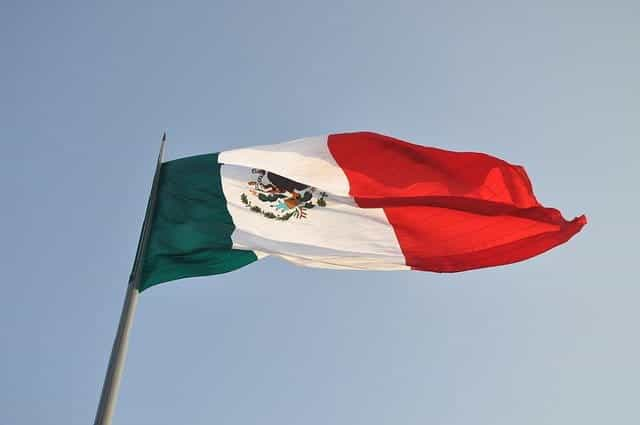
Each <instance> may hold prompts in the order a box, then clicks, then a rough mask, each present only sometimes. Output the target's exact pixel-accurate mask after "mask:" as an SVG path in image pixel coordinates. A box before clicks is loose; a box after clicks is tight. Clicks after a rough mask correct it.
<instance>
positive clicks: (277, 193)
mask: <svg viewBox="0 0 640 425" xmlns="http://www.w3.org/2000/svg"><path fill="white" fill-rule="evenodd" d="M251 173H252V175H253V179H252V180H250V181H249V182H248V183H247V184H248V193H242V195H240V200H241V201H242V203H243V204H244V205H245V206H246V207H247V208H249V209H250V210H251V211H253V212H256V213H258V214H262V215H263V216H264V217H266V218H269V219H274V220H283V221H284V220H289V219H290V218H291V217H294V218H298V219H302V218H307V211H308V210H310V209H312V208H315V207H316V206H318V207H326V206H327V201H326V198H327V194H326V192H318V191H317V190H316V189H315V188H314V187H311V186H307V185H305V184H302V183H298V182H296V181H293V180H289V179H288V178H286V177H282V176H280V175H278V174H275V173H271V172H269V171H266V170H259V169H256V168H254V169H252V170H251Z"/></svg>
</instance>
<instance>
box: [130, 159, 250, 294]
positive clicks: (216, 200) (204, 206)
mask: <svg viewBox="0 0 640 425" xmlns="http://www.w3.org/2000/svg"><path fill="white" fill-rule="evenodd" d="M234 229H235V226H234V224H233V220H232V219H231V215H230V214H229V211H228V210H227V201H226V199H225V197H224V193H223V192H222V183H221V180H220V164H218V154H208V155H198V156H192V157H189V158H183V159H177V160H175V161H169V162H166V163H164V164H163V165H162V168H161V170H160V179H159V181H158V194H157V200H156V207H155V211H154V212H153V217H152V221H151V234H150V235H149V241H148V244H147V249H146V253H145V255H144V258H143V259H142V261H143V263H142V270H141V280H140V285H139V287H138V289H139V290H140V291H144V290H145V289H147V288H149V287H151V286H153V285H157V284H158V283H162V282H168V281H170V280H175V279H180V278H185V277H193V276H206V275H212V274H219V273H226V272H230V271H232V270H235V269H238V268H240V267H242V266H245V265H247V264H249V263H251V262H253V261H256V260H257V257H256V255H255V254H254V253H253V251H244V250H237V249H232V248H231V246H232V242H231V233H233V230H234Z"/></svg>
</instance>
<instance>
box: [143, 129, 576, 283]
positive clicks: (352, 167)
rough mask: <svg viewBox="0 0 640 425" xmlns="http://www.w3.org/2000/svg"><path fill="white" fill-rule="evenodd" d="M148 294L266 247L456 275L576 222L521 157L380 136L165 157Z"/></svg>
mask: <svg viewBox="0 0 640 425" xmlns="http://www.w3.org/2000/svg"><path fill="white" fill-rule="evenodd" d="M158 184H159V186H158V192H157V201H156V208H155V211H153V212H152V219H151V233H150V238H149V243H148V246H147V250H146V252H145V254H144V256H143V258H142V260H141V261H143V263H142V276H141V282H140V288H139V289H141V290H144V289H146V288H148V287H150V286H153V285H155V284H158V283H162V282H166V281H170V280H174V279H179V278H183V277H191V276H203V275H210V274H217V273H224V272H228V271H231V270H234V269H237V268H239V267H242V266H244V265H247V264H249V263H251V262H253V261H255V260H257V259H258V258H261V257H263V256H266V255H275V256H278V257H281V258H283V259H285V260H287V261H290V262H293V263H295V264H299V265H303V266H308V267H322V268H338V269H356V270H411V269H413V270H423V271H434V272H458V271H464V270H470V269H477V268H483V267H489V266H497V265H504V264H509V263H514V262H518V261H522V260H525V259H527V258H530V257H533V256H535V255H538V254H540V253H543V252H545V251H547V250H549V249H551V248H553V247H555V246H557V245H559V244H561V243H563V242H565V241H567V240H568V239H570V238H571V237H572V236H573V235H575V234H576V233H577V232H579V231H580V229H581V228H582V227H583V226H584V225H585V224H586V218H585V217H584V216H581V217H577V218H575V219H573V220H571V221H567V220H565V219H564V218H563V217H562V215H561V214H560V212H559V211H558V210H556V209H553V208H547V207H544V206H543V205H541V204H540V203H539V202H538V201H537V199H536V197H535V195H534V192H533V189H532V186H531V183H530V181H529V178H528V176H527V174H526V172H525V170H524V168H522V167H521V166H517V165H512V164H509V163H507V162H505V161H503V160H501V159H499V158H495V157H493V156H490V155H487V154H482V153H473V152H451V151H446V150H442V149H437V148H431V147H424V146H418V145H415V144H411V143H407V142H404V141H401V140H397V139H394V138H391V137H388V136H383V135H380V134H376V133H367V132H361V133H347V134H336V135H330V136H322V137H311V138H305V139H299V140H294V141H291V142H287V143H281V144H276V145H266V146H256V147H250V148H245V149H236V150H231V151H227V152H222V153H220V154H208V155H199V156H195V157H189V158H183V159H178V160H175V161H169V162H166V163H165V164H163V166H162V169H161V172H160V179H159V183H158Z"/></svg>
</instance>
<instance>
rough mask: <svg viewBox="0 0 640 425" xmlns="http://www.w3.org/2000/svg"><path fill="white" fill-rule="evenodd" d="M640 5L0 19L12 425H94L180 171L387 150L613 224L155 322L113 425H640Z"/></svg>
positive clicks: (91, 12)
mask: <svg viewBox="0 0 640 425" xmlns="http://www.w3.org/2000/svg"><path fill="white" fill-rule="evenodd" d="M639 5H640V4H639V3H638V2H633V1H626V2H625V1H608V2H604V1H600V2H591V1H581V2H577V1H575V2H574V1H541V2H535V3H534V2H512V1H504V2H499V1H493V2H467V1H461V2H423V1H415V2H404V1H398V2H387V3H382V2H372V1H350V2H334V1H325V2H301V1H296V2H221V1H216V2H208V1H196V2H162V1H157V2H142V1H139V2H115V1H114V2H100V3H93V2H29V1H7V0H5V1H3V2H2V4H1V5H0V52H1V54H2V56H1V57H2V61H1V64H2V66H1V67H0V75H1V76H2V78H1V79H0V96H1V98H2V102H0V128H1V129H2V138H3V142H2V157H1V158H2V162H1V164H2V166H1V167H0V190H1V192H0V193H2V201H1V204H0V205H1V207H2V220H0V231H1V234H2V239H3V241H4V243H3V244H0V265H1V266H2V271H3V278H2V280H1V282H2V289H3V293H2V297H0V341H2V343H1V344H2V345H1V348H2V349H1V350H0V423H2V424H11V425H22V424H29V425H31V424H35V423H37V424H55V425H59V424H63V423H64V424H86V423H91V421H93V417H94V414H95V409H96V406H97V402H98V397H99V392H100V388H101V385H102V381H103V378H104V372H105V369H106V365H107V359H108V355H109V351H110V349H111V343H112V341H113V336H114V334H115V328H116V324H117V320H118V316H119V313H120V308H121V303H122V299H123V296H124V291H125V285H126V281H127V277H128V273H129V271H130V268H131V263H132V260H133V256H134V253H135V248H136V243H137V238H138V234H139V228H140V225H141V222H142V218H143V213H144V207H145V204H146V198H147V195H148V190H149V186H150V183H151V178H152V173H153V168H154V161H155V155H156V154H157V149H158V147H159V139H160V135H161V133H162V131H163V130H164V129H167V130H168V133H169V144H168V149H167V159H173V158H179V157H182V156H186V155H191V154H198V153H206V152H214V151H220V150H225V149H230V148H236V147H242V146H248V145H256V144H267V143H276V142H279V141H285V140H289V139H293V138H298V137H303V136H311V135H318V134H325V133H332V132H341V131H350V130H371V131H378V132H382V133H386V134H390V135H393V136H395V137H398V138H403V139H406V140H411V141H413V142H415V143H419V144H424V145H431V146H438V147H442V148H446V149H454V150H472V151H484V152H488V153H491V154H494V155H497V156H500V157H502V158H505V159H507V160H508V161H510V162H514V163H519V164H524V165H525V166H526V168H527V170H528V172H529V175H530V176H531V179H532V181H533V183H534V186H535V189H536V193H537V195H538V198H539V199H540V200H541V202H543V203H544V204H546V205H549V206H554V207H557V208H559V209H561V210H562V211H563V212H564V214H565V216H567V217H569V218H571V217H573V216H576V215H579V214H581V213H586V214H587V215H588V217H589V220H590V222H589V224H588V226H587V227H586V228H585V229H584V230H583V232H582V233H581V234H579V235H578V236H577V237H575V238H574V239H573V240H571V241H570V242H569V243H568V244H566V245H563V246H561V247H559V248H557V249H555V250H553V251H551V252H549V253H546V254H544V255H542V256H540V257H538V258H535V259H532V260H530V261H528V262H525V263H520V264H516V265H511V266H507V267H501V268H496V269H488V270H480V271H474V272H468V273H463V274H455V275H438V274H429V273H410V272H404V273H403V272H387V273H381V272H339V271H328V270H313V269H303V268H299V267H296V266H293V265H290V264H287V263H284V262H281V261H278V260H276V259H266V260H264V261H261V262H258V263H254V264H253V265H250V266H248V267H246V268H244V269H242V270H239V271H237V272H234V273H230V274H226V275H221V276H216V277H206V278H196V279H188V280H183V281H178V282H174V283H169V284H166V285H161V286H158V287H155V288H152V289H151V290H149V291H148V292H145V293H143V294H142V295H141V297H140V302H139V306H138V312H137V316H136V319H135V323H134V327H133V333H132V339H131V344H130V351H129V357H128V360H127V365H126V368H125V374H124V378H123V382H122V387H121V394H120V400H119V403H118V406H117V412H116V416H115V421H114V423H115V424H153V425H161V424H176V423H184V424H191V425H198V424H212V423H215V424H261V425H269V424H274V425H276V424H277V425H281V424H305V425H315V424H318V425H320V424H322V425H325V424H332V425H339V424H345V425H347V424H349V425H351V424H367V425H382V424H416V425H417V424H425V423H428V424H447V425H467V424H491V425H501V424H505V425H506V424H509V425H511V424H514V423H518V424H532V425H533V424H536V425H539V424H565V423H579V424H602V423H637V422H640V413H639V412H638V409H637V406H635V405H634V403H637V386H638V382H639V380H640V365H639V362H638V358H640V342H639V340H638V338H637V333H638V324H639V322H640V309H639V308H638V299H639V297H640V289H639V288H638V278H637V272H636V269H635V267H636V263H637V261H638V249H637V245H638V243H637V241H638V237H640V232H639V226H638V219H637V214H638V211H639V209H640V201H639V197H638V182H639V181H640V178H639V177H640V176H639V175H638V169H639V168H640V161H639V160H638V155H639V153H640V150H639V148H638V137H639V136H640V124H639V123H640V121H639V120H638V110H639V108H640V83H639V80H638V75H640V54H639V51H638V40H639V39H640V30H639V28H640V27H639V26H638V24H637V17H638V14H639V13H640V6H639Z"/></svg>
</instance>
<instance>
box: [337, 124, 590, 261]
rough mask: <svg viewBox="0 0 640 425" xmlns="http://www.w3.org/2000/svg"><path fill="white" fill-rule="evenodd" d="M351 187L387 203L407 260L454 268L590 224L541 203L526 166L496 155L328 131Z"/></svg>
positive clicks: (543, 245) (373, 203) (516, 255)
mask: <svg viewBox="0 0 640 425" xmlns="http://www.w3.org/2000/svg"><path fill="white" fill-rule="evenodd" d="M328 143H329V150H330V151H331V154H332V155H333V157H334V159H335V160H336V162H337V163H338V165H339V166H340V167H341V168H342V169H343V170H344V172H345V174H346V176H347V179H348V180H349V184H350V194H351V196H353V198H354V199H355V200H356V202H357V203H358V205H359V206H361V207H363V208H384V211H385V214H386V215H387V218H388V220H389V223H391V225H392V226H393V228H394V230H395V233H396V236H397V238H398V242H399V244H400V247H401V249H402V252H403V254H404V256H405V259H406V263H407V265H409V266H411V267H412V268H415V269H418V270H429V271H437V272H456V271H462V270H469V269H476V268H481V267H489V266H496V265H502V264H509V263H513V262H516V261H522V260H524V259H527V258H530V257H532V256H535V255H538V254H540V253H542V252H545V251H547V250H549V249H551V248H553V247H554V246H556V245H559V244H561V243H563V242H565V241H567V240H568V239H570V238H571V237H572V236H573V235H574V234H576V233H577V232H578V231H580V229H581V228H582V226H584V224H585V223H586V218H585V217H584V216H582V217H579V218H576V219H574V220H573V221H571V222H567V221H566V220H565V219H564V218H563V217H562V215H561V214H560V212H559V211H558V210H555V209H553V208H545V207H543V206H542V205H540V204H539V203H538V201H537V200H536V198H535V195H534V193H533V189H532V187H531V183H530V181H529V178H528V177H527V173H526V172H525V170H524V168H522V167H520V166H517V165H512V164H509V163H507V162H505V161H503V160H501V159H498V158H495V157H492V156H490V155H486V154H482V153H474V152H450V151H445V150H442V149H436V148H429V147H424V146H418V145H414V144H411V143H407V142H403V141H401V140H397V139H393V138H391V137H387V136H382V135H379V134H375V133H349V134H337V135H331V136H329V141H328Z"/></svg>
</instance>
